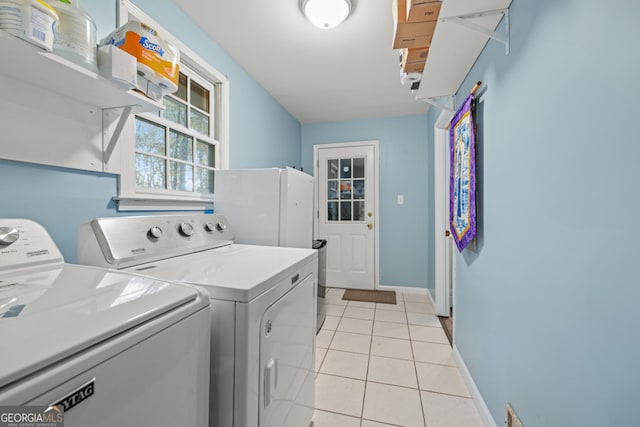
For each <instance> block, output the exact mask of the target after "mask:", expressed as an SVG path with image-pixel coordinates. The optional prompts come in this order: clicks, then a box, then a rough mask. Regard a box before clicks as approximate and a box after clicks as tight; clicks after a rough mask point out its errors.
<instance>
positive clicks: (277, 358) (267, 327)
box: [259, 274, 316, 427]
mask: <svg viewBox="0 0 640 427" xmlns="http://www.w3.org/2000/svg"><path fill="white" fill-rule="evenodd" d="M315 315H316V296H315V286H314V276H313V274H310V275H308V276H307V277H305V278H304V280H302V281H301V282H300V283H299V284H298V285H296V286H295V287H294V288H292V289H291V290H290V291H289V292H287V293H286V294H285V295H283V296H282V297H281V298H280V299H279V300H277V301H276V302H275V303H273V304H272V305H271V306H270V307H269V308H268V309H267V310H266V311H265V313H264V315H263V317H262V322H261V335H260V367H261V375H260V394H261V398H260V415H259V417H260V426H261V427H282V426H291V427H300V426H302V425H308V424H309V422H310V421H311V418H312V417H313V404H314V384H315V383H314V372H313V371H314V366H315V330H314V327H315Z"/></svg>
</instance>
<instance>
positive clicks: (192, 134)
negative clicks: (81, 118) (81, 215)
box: [118, 0, 228, 210]
mask: <svg viewBox="0 0 640 427" xmlns="http://www.w3.org/2000/svg"><path fill="white" fill-rule="evenodd" d="M120 7H121V9H120V15H119V16H120V24H122V23H124V22H126V20H127V19H137V20H140V21H141V22H145V23H146V24H148V25H150V26H152V27H154V25H155V29H156V30H157V31H159V33H160V34H163V35H165V36H169V37H170V35H168V33H166V31H164V30H162V29H161V28H159V26H158V25H157V24H156V23H155V22H153V21H152V20H151V19H150V18H149V17H147V16H145V15H144V14H143V13H142V12H141V11H140V10H139V9H137V8H136V7H135V6H134V5H132V4H131V3H130V2H129V1H127V0H122V1H121V5H120ZM123 9H124V12H123ZM172 40H173V41H174V43H175V44H176V45H177V46H178V48H179V50H180V55H181V57H180V76H179V84H178V90H177V91H176V92H174V93H172V94H169V95H165V96H164V98H163V101H162V102H163V104H164V107H165V109H164V110H162V111H160V112H158V113H142V114H137V115H135V116H134V117H133V118H132V120H130V122H133V124H131V125H130V127H129V132H127V133H126V136H125V139H126V140H127V141H126V142H125V143H124V146H125V147H124V148H123V149H122V157H123V159H124V161H123V167H122V173H121V180H120V195H119V197H118V208H119V209H120V210H173V209H179V210H183V209H210V208H211V206H212V200H213V190H214V171H215V169H220V168H225V167H227V166H228V141H227V128H228V81H227V79H226V78H225V77H224V76H223V75H221V74H220V73H219V72H217V71H216V70H214V69H213V68H212V67H211V66H210V65H209V64H207V63H206V62H205V61H204V60H202V59H201V58H200V57H198V56H197V55H196V54H195V53H194V52H192V51H190V50H189V49H188V48H187V47H186V46H184V45H183V44H182V43H180V41H179V40H174V39H172Z"/></svg>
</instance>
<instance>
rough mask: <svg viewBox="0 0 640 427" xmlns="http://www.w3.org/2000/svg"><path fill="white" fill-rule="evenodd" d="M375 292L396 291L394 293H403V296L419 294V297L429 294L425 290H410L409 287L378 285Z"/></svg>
mask: <svg viewBox="0 0 640 427" xmlns="http://www.w3.org/2000/svg"><path fill="white" fill-rule="evenodd" d="M376 290H378V291H396V292H402V293H405V294H419V295H425V294H430V292H429V290H428V289H427V288H412V287H410V286H385V285H378V287H377V288H376Z"/></svg>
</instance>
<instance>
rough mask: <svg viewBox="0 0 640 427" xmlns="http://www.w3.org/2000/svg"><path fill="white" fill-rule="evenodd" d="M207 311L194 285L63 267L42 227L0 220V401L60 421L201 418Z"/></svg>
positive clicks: (159, 422) (77, 426)
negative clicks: (43, 409) (49, 409)
mask: <svg viewBox="0 0 640 427" xmlns="http://www.w3.org/2000/svg"><path fill="white" fill-rule="evenodd" d="M209 322H210V310H209V299H208V298H207V295H206V294H205V293H203V292H202V291H201V290H199V289H197V288H195V287H188V286H184V285H179V284H173V283H168V282H166V281H162V280H158V279H152V278H148V277H143V276H140V275H132V274H128V273H123V272H118V271H113V270H106V269H103V268H96V267H86V266H77V265H69V264H65V263H64V259H63V257H62V255H61V253H60V251H59V250H58V248H57V247H56V245H55V243H54V242H53V240H52V239H51V237H50V236H49V234H48V233H47V231H46V230H45V229H44V228H43V227H42V226H41V225H39V224H37V223H35V222H33V221H29V220H25V219H0V355H2V356H0V359H1V360H2V362H1V363H0V405H2V406H25V405H27V406H57V407H58V408H62V409H64V414H63V416H64V425H65V427H87V426H92V427H112V426H130V427H134V426H135V427H140V426H168V425H171V426H177V425H179V426H193V427H204V426H206V425H207V424H208V393H209V384H208V381H207V379H208V377H207V376H208V372H209V350H210V346H209Z"/></svg>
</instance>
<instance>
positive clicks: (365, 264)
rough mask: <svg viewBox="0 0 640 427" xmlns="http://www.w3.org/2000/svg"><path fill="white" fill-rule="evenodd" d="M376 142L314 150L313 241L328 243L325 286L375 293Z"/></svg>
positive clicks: (320, 146) (335, 145)
mask: <svg viewBox="0 0 640 427" xmlns="http://www.w3.org/2000/svg"><path fill="white" fill-rule="evenodd" d="M376 153H377V142H371V143H358V144H355V143H354V144H348V143H345V144H332V145H330V146H329V145H327V146H324V145H318V146H316V147H315V154H316V174H315V175H316V177H318V179H317V180H316V186H317V191H316V195H317V204H316V206H317V207H318V213H317V216H316V217H317V219H318V221H317V236H318V238H320V239H326V240H327V249H326V251H327V270H326V272H327V276H326V277H327V283H326V284H327V286H331V287H344V288H354V289H375V286H376V256H375V245H376V243H375V242H376V224H377V221H376V218H377V211H376V210H377V203H376V199H377V197H378V196H377V194H378V193H377V178H376V175H377V171H376V165H377V162H376Z"/></svg>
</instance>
